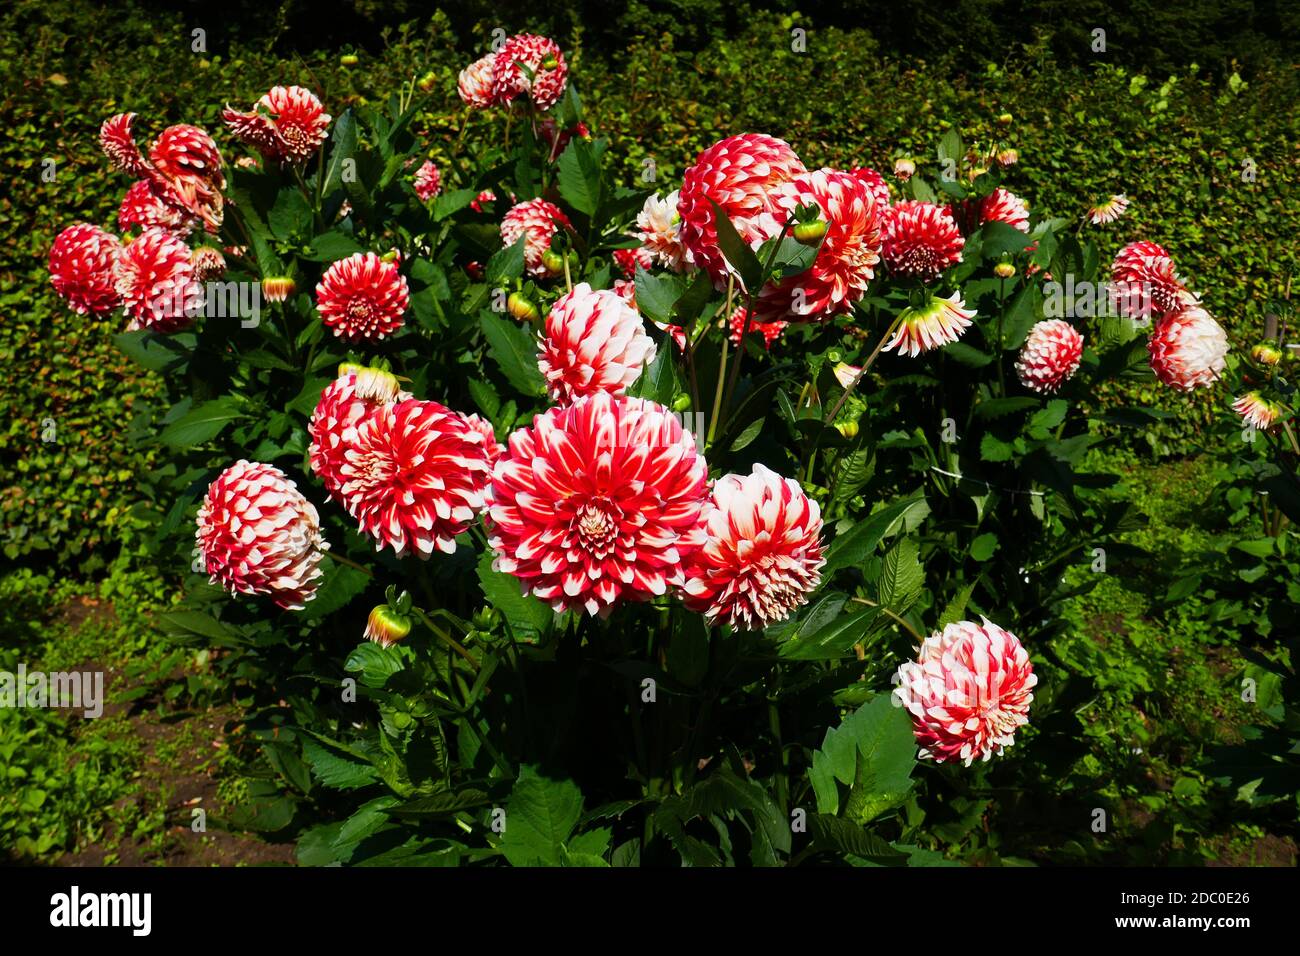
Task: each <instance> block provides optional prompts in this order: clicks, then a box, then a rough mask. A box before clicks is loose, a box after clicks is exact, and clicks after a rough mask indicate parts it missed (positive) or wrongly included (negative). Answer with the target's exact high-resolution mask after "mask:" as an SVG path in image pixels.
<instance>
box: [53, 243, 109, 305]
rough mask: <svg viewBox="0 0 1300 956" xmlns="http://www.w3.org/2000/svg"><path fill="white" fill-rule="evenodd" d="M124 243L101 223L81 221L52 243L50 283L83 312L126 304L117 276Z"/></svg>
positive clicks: (69, 303) (66, 299)
mask: <svg viewBox="0 0 1300 956" xmlns="http://www.w3.org/2000/svg"><path fill="white" fill-rule="evenodd" d="M120 249H121V243H119V242H118V240H117V237H116V236H114V235H113V234H112V233H108V232H105V231H104V230H103V229H100V228H99V227H98V226H92V225H91V224H90V223H86V222H79V223H77V224H76V225H73V226H69V227H68V228H67V229H64V230H63V231H62V232H60V233H59V234H58V235H57V236H55V238H54V244H53V245H52V246H50V284H51V285H52V286H54V291H55V292H57V293H58V294H59V296H60V297H61V298H63V299H64V300H65V301H66V302H67V303H68V305H70V306H71V307H72V309H73V311H75V312H77V313H79V314H80V315H106V314H107V313H109V312H112V311H113V310H114V309H116V308H117V307H118V306H119V305H121V304H122V297H121V295H120V294H119V293H118V291H117V286H116V284H115V282H114V278H113V265H114V263H115V262H116V261H117V254H118V251H119V250H120Z"/></svg>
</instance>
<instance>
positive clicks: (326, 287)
mask: <svg viewBox="0 0 1300 956" xmlns="http://www.w3.org/2000/svg"><path fill="white" fill-rule="evenodd" d="M410 303H411V293H410V290H409V289H408V288H407V285H406V278H405V277H404V276H403V275H402V274H401V273H400V272H398V271H397V265H396V263H392V262H385V261H384V260H383V259H382V258H380V257H379V256H378V255H376V254H375V253H373V252H358V253H355V254H354V255H351V256H349V257H348V258H346V259H340V260H338V261H337V262H335V263H334V264H333V265H331V266H330V267H329V268H328V269H326V270H325V274H324V275H323V276H321V280H320V282H319V283H318V284H317V285H316V310H317V311H318V312H320V315H321V319H322V320H323V321H324V322H325V324H326V325H327V326H329V328H330V329H331V330H332V331H333V332H334V334H335V335H337V336H338V337H339V338H341V339H343V340H344V341H347V342H362V341H365V340H367V339H382V338H383V337H384V336H386V335H390V334H392V333H393V332H396V331H397V330H398V329H399V328H401V327H402V316H403V315H404V314H405V312H406V308H407V306H408V305H410Z"/></svg>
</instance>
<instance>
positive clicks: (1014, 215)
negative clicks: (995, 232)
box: [948, 186, 1029, 235]
mask: <svg viewBox="0 0 1300 956" xmlns="http://www.w3.org/2000/svg"><path fill="white" fill-rule="evenodd" d="M948 211H949V212H950V213H951V214H952V218H953V221H954V222H956V223H957V225H958V227H959V228H960V229H961V231H962V235H969V234H970V233H972V232H974V231H975V230H976V229H978V228H979V227H980V226H983V225H986V224H987V223H990V222H1005V223H1006V224H1007V225H1008V226H1011V227H1012V228H1013V229H1018V230H1020V231H1021V232H1023V233H1028V232H1029V209H1028V207H1027V206H1026V205H1025V201H1024V200H1023V199H1021V198H1020V197H1018V196H1016V195H1015V194H1013V193H1011V192H1008V191H1007V190H1005V189H1003V188H1002V187H1001V186H999V187H998V188H997V189H995V190H993V192H991V193H989V194H988V195H987V196H985V197H984V198H983V199H963V200H962V201H961V202H959V203H956V204H954V205H952V206H949V207H948Z"/></svg>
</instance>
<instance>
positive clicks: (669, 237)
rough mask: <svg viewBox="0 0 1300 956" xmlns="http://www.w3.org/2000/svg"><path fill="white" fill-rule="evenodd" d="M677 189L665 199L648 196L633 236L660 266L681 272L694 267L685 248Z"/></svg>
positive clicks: (637, 217)
mask: <svg viewBox="0 0 1300 956" xmlns="http://www.w3.org/2000/svg"><path fill="white" fill-rule="evenodd" d="M677 197H678V192H677V190H675V189H674V190H673V191H672V192H670V193H669V194H668V195H667V196H665V197H664V198H663V199H660V198H659V194H658V193H655V194H654V195H653V196H647V197H646V201H645V205H644V206H642V207H641V211H640V212H639V213H637V215H636V229H635V230H634V232H633V235H634V236H636V237H637V238H638V239H640V240H641V242H642V243H643V246H642V248H644V249H649V250H650V252H651V253H653V255H654V257H655V259H656V260H657V261H658V262H659V264H660V265H662V266H666V267H667V268H669V269H672V270H673V271H675V272H682V271H684V270H685V269H686V267H687V266H688V265H690V264H691V261H692V260H691V254H690V253H689V252H688V251H687V249H686V247H685V246H684V245H682V221H681V218H680V217H679V216H678V215H677Z"/></svg>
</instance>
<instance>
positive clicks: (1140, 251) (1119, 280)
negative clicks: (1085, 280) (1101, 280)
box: [1110, 242, 1197, 319]
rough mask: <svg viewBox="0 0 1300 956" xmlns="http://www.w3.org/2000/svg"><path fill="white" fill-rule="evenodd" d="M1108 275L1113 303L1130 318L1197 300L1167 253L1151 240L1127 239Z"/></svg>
mask: <svg viewBox="0 0 1300 956" xmlns="http://www.w3.org/2000/svg"><path fill="white" fill-rule="evenodd" d="M1110 275H1111V280H1112V281H1113V282H1114V284H1115V287H1116V293H1117V301H1116V305H1117V307H1118V309H1119V311H1120V313H1121V314H1123V315H1126V316H1129V317H1130V318H1135V319H1142V318H1149V317H1153V316H1154V317H1155V318H1159V317H1160V316H1162V315H1166V314H1167V313H1169V312H1173V311H1175V310H1177V309H1180V308H1182V307H1183V306H1188V305H1194V304H1195V303H1196V301H1197V299H1196V296H1195V294H1193V293H1192V292H1189V291H1188V289H1187V286H1186V284H1184V282H1183V279H1182V276H1180V275H1179V274H1178V273H1177V271H1175V269H1174V260H1173V259H1172V258H1170V256H1169V253H1168V252H1167V251H1165V249H1164V248H1163V247H1162V246H1160V245H1157V244H1156V243H1154V242H1130V243H1129V244H1128V245H1126V246H1125V247H1124V248H1123V249H1121V250H1120V251H1119V252H1118V253H1117V254H1116V256H1115V261H1114V263H1112V264H1111V267H1110Z"/></svg>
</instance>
